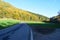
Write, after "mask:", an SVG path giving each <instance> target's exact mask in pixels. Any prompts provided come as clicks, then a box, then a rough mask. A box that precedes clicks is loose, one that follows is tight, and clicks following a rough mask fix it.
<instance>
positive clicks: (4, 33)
mask: <svg viewBox="0 0 60 40" xmlns="http://www.w3.org/2000/svg"><path fill="white" fill-rule="evenodd" d="M0 40H60V28H55V29H41V30H37V31H36V30H35V31H34V30H32V28H30V27H29V26H28V25H27V24H17V25H14V26H12V27H9V28H6V29H2V30H0Z"/></svg>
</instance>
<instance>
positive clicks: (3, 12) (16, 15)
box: [0, 1, 49, 21]
mask: <svg viewBox="0 0 60 40" xmlns="http://www.w3.org/2000/svg"><path fill="white" fill-rule="evenodd" d="M0 18H11V19H17V20H21V21H44V20H48V19H49V18H48V17H45V16H43V15H39V14H35V13H32V12H29V11H25V10H22V9H18V8H16V7H14V6H12V5H11V4H9V3H7V2H4V1H0Z"/></svg>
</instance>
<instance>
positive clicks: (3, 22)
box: [0, 19, 20, 29]
mask: <svg viewBox="0 0 60 40" xmlns="http://www.w3.org/2000/svg"><path fill="white" fill-rule="evenodd" d="M19 22H20V21H18V20H13V19H0V29H4V28H7V27H11V26H12V25H15V24H18V23H19Z"/></svg>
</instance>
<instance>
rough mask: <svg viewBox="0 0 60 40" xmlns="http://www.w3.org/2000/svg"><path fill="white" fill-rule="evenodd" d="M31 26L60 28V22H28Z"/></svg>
mask: <svg viewBox="0 0 60 40" xmlns="http://www.w3.org/2000/svg"><path fill="white" fill-rule="evenodd" d="M27 24H28V25H29V26H30V27H35V28H60V24H54V23H27Z"/></svg>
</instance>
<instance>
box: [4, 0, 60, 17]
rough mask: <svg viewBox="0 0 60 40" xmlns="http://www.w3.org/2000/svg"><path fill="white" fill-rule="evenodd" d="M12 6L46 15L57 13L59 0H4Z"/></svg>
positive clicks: (59, 5) (59, 4)
mask: <svg viewBox="0 0 60 40" xmlns="http://www.w3.org/2000/svg"><path fill="white" fill-rule="evenodd" d="M4 1H5V2H8V3H10V4H12V5H13V6H15V7H17V8H19V9H23V10H27V11H30V12H33V13H36V14H41V15H44V16H47V17H52V16H56V15H58V13H57V12H58V11H59V10H60V0H4Z"/></svg>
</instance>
